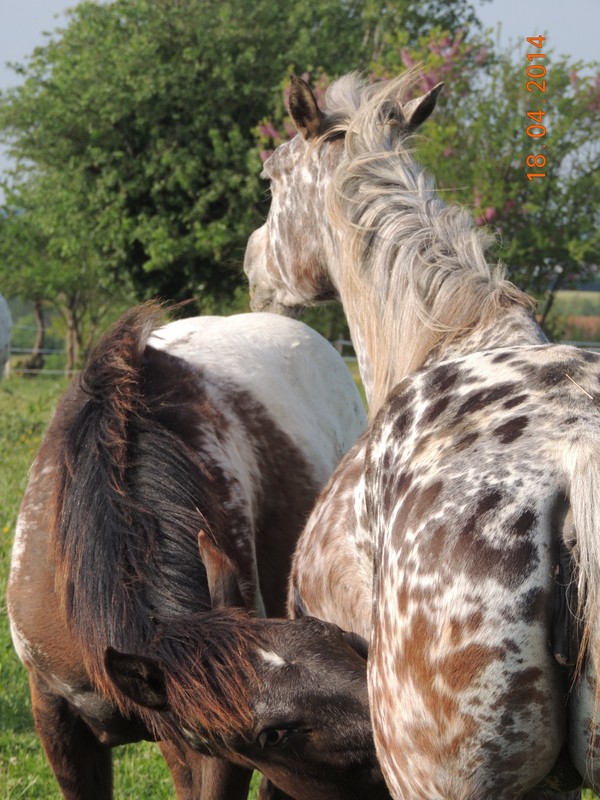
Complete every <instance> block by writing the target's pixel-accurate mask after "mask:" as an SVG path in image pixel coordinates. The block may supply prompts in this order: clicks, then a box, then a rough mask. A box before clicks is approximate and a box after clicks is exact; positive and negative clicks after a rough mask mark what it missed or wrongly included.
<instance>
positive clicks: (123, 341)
mask: <svg viewBox="0 0 600 800" xmlns="http://www.w3.org/2000/svg"><path fill="white" fill-rule="evenodd" d="M162 317H163V309H162V307H161V305H160V304H159V303H156V302H149V303H146V304H144V305H141V306H138V307H136V308H133V309H131V310H130V311H128V312H126V313H125V314H124V315H123V316H122V317H121V318H120V319H119V320H118V321H117V322H116V323H115V325H114V326H113V327H112V328H111V329H110V330H109V331H108V332H107V333H105V334H104V336H103V337H102V339H101V340H100V342H99V343H98V345H97V347H96V348H95V349H94V351H93V352H92V354H91V356H90V358H89V361H88V364H87V366H86V367H85V369H84V370H83V372H82V374H81V376H80V379H79V381H78V382H76V383H75V384H74V385H73V386H72V388H71V390H70V391H69V393H68V395H67V396H66V397H65V398H64V400H63V404H62V405H61V406H60V407H59V409H58V410H57V413H56V415H55V422H56V424H57V425H58V426H60V436H59V441H60V442H61V445H60V449H59V452H58V457H57V477H56V484H55V492H54V498H53V525H52V539H51V541H52V547H53V555H54V560H55V586H56V591H57V594H58V596H59V598H60V601H61V603H62V606H63V609H64V612H65V614H66V617H67V619H68V622H69V625H70V628H71V631H72V633H73V634H74V635H75V636H76V638H77V640H78V641H79V643H80V645H81V648H82V651H83V658H84V662H85V665H86V668H87V670H88V672H89V673H90V675H91V676H92V679H93V680H94V681H95V683H96V684H97V685H98V686H100V687H101V688H105V690H107V691H108V690H109V688H110V687H109V684H107V683H106V681H105V673H104V668H103V654H104V651H105V648H106V647H107V646H108V645H111V646H113V647H115V648H117V649H120V650H124V651H129V652H140V650H141V649H143V648H144V647H145V646H146V645H147V644H148V643H149V642H150V641H152V640H153V638H154V637H155V634H156V625H157V617H159V616H160V614H161V613H162V614H163V617H164V614H165V613H166V614H167V615H168V613H173V614H177V613H180V612H181V609H183V608H185V609H186V610H189V611H200V610H206V608H207V603H205V602H204V598H203V596H201V595H202V588H201V587H202V585H203V583H204V584H205V583H206V580H205V576H204V574H203V571H202V570H203V568H202V563H201V561H200V557H199V553H198V550H197V533H198V530H200V529H201V528H202V529H206V528H207V527H208V525H207V522H206V520H205V517H204V516H203V514H202V511H205V510H206V508H207V505H206V498H205V497H204V495H203V489H202V486H203V484H204V483H205V482H206V474H205V470H204V467H203V465H202V464H201V463H200V462H199V461H198V457H197V455H196V453H195V451H194V450H193V449H192V448H191V447H190V446H189V445H187V444H186V442H185V440H184V439H185V437H184V435H183V432H182V430H183V427H184V426H183V424H182V420H184V421H185V417H186V414H188V415H189V414H191V413H192V411H189V410H188V409H191V408H193V405H192V402H193V399H195V394H194V393H195V392H197V386H196V384H195V383H194V377H193V375H191V374H190V370H189V368H188V367H187V365H186V364H185V363H184V362H181V361H180V359H177V358H175V357H173V356H170V355H169V354H168V353H164V352H161V351H158V350H155V349H154V348H152V347H147V342H148V338H149V336H150V335H151V333H152V331H153V330H154V329H155V328H156V327H157V326H158V325H159V323H160V321H161V319H162ZM163 376H164V377H163ZM186 382H187V383H186ZM186 386H187V388H186ZM186 392H187V394H186ZM182 393H183V399H182ZM169 409H172V413H169ZM188 430H189V426H188ZM203 478H204V480H202V479H203ZM182 584H184V585H182ZM107 687H108V689H107Z"/></svg>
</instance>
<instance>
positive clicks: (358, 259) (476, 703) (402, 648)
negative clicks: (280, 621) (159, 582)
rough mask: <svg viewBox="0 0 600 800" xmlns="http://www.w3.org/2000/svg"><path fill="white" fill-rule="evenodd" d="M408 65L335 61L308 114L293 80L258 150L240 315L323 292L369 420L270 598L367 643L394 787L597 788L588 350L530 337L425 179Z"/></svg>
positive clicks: (597, 648) (598, 436)
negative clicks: (262, 188)
mask: <svg viewBox="0 0 600 800" xmlns="http://www.w3.org/2000/svg"><path fill="white" fill-rule="evenodd" d="M411 80H412V76H410V75H409V76H408V77H404V78H401V79H398V80H393V81H390V82H387V83H381V84H374V85H367V84H366V83H365V82H363V81H362V80H361V79H359V78H358V77H357V76H354V75H351V76H346V77H345V78H342V79H341V80H340V81H338V82H337V83H335V84H333V85H332V87H331V88H330V90H329V93H328V97H327V107H326V109H325V111H324V112H322V111H321V110H320V109H319V108H318V107H317V103H316V101H315V99H314V97H313V95H312V93H311V92H310V90H309V88H308V87H307V86H306V85H305V84H304V83H303V82H302V81H299V80H297V79H296V80H294V82H293V86H292V91H291V97H290V108H291V112H292V116H293V118H294V120H295V122H296V125H297V127H298V130H299V131H300V135H299V136H297V137H296V138H294V139H293V140H291V141H290V142H287V143H285V144H283V145H281V146H280V147H279V148H278V149H277V150H276V151H275V152H274V154H273V155H272V156H271V158H270V159H269V160H268V161H267V162H266V164H265V175H266V176H267V177H268V178H270V180H271V190H272V196H273V199H272V205H271V211H270V213H269V216H268V219H267V221H266V224H265V225H264V226H263V227H262V228H261V229H259V230H258V231H256V232H255V233H254V234H253V236H252V238H251V240H250V242H249V244H248V249H247V253H246V262H245V269H246V272H247V274H248V276H249V280H250V287H251V293H252V295H251V296H252V304H253V308H255V309H257V310H260V309H266V308H274V309H275V310H285V309H286V308H287V307H298V306H307V305H311V304H313V303H316V302H321V301H322V300H323V299H326V298H331V297H337V298H339V299H340V300H341V302H342V303H343V306H344V309H345V311H346V315H347V318H348V322H349V326H350V330H351V335H352V338H353V341H354V343H355V346H356V348H357V350H358V356H359V364H360V368H361V372H362V373H363V376H364V379H365V383H366V385H367V391H368V396H369V400H370V404H371V415H372V418H373V421H372V424H371V426H370V428H369V430H368V432H367V433H366V434H365V435H364V436H363V437H362V438H361V440H359V442H358V443H357V445H356V446H355V448H354V449H353V450H352V451H351V452H350V453H349V454H348V455H347V456H346V458H345V459H344V461H343V462H342V463H341V465H340V467H339V468H338V470H337V471H336V472H335V473H334V475H333V477H332V479H331V481H330V483H329V484H328V487H327V488H326V489H325V490H324V492H323V494H322V495H321V498H320V500H319V501H318V503H317V506H316V508H315V510H314V512H313V514H312V515H311V518H310V520H309V523H308V525H307V528H306V530H305V533H304V534H303V537H302V539H301V541H300V542H299V545H298V549H297V553H296V556H295V563H294V572H293V577H292V587H291V599H290V603H291V609H292V612H294V613H295V614H296V615H297V616H300V615H302V614H305V613H308V614H315V615H316V616H319V617H321V618H323V619H328V620H334V621H336V622H337V623H338V624H341V625H342V626H344V627H345V628H347V629H349V630H354V631H355V632H356V633H358V634H360V635H362V636H363V637H365V638H366V639H367V640H368V641H369V643H370V654H369V667H368V681H369V694H370V700H371V713H372V720H373V729H374V736H375V741H376V746H377V752H378V755H379V758H380V762H381V765H382V769H383V772H384V775H385V778H386V781H387V783H388V786H389V788H390V791H391V793H392V795H393V796H394V797H395V798H405V799H407V800H408V798H410V800H417V798H418V799H419V800H434V799H435V800H437V799H438V798H439V799H440V800H441V798H444V800H459V798H460V800H476V799H477V800H479V799H480V798H483V797H489V796H492V797H495V798H503V799H505V798H506V800H508V799H509V798H510V799H511V800H517V798H524V797H527V798H528V799H529V800H531V799H532V798H536V800H539V798H543V797H563V798H564V797H577V796H579V789H578V787H579V786H581V784H582V783H583V784H585V785H588V786H593V787H595V788H599V787H600V752H599V751H598V747H597V735H598V733H600V731H599V730H598V727H599V722H598V717H597V709H598V683H597V678H596V675H597V671H598V664H599V659H600V425H599V423H600V409H599V402H600V357H599V356H598V355H597V354H593V353H589V352H582V351H579V350H577V349H574V348H570V347H564V346H555V345H550V344H548V343H547V341H546V339H545V337H544V335H543V334H542V332H541V330H540V329H539V327H538V325H537V324H536V322H535V320H534V318H533V315H532V303H531V302H530V300H529V299H528V298H527V297H526V296H525V295H524V294H522V293H521V292H520V291H518V290H517V289H516V288H515V287H514V286H513V285H511V284H510V283H508V282H507V281H506V279H505V275H504V270H503V268H502V267H501V266H499V265H497V266H494V267H491V266H489V265H488V263H487V261H486V259H485V257H484V251H485V247H486V244H487V241H486V235H485V234H484V233H482V232H481V231H479V230H477V229H475V228H474V225H473V222H472V220H471V217H470V215H469V214H468V213H467V212H465V211H463V210H461V209H459V208H457V207H453V206H447V205H446V204H445V203H443V202H442V201H441V200H440V199H439V197H438V196H437V195H436V192H435V187H434V183H433V181H432V179H431V177H430V176H429V175H428V174H427V173H426V172H425V171H424V170H423V169H422V168H421V167H420V166H419V165H418V164H417V163H416V162H415V160H414V159H413V157H412V155H411V153H410V151H409V150H408V149H407V147H406V139H407V137H409V136H410V135H411V134H412V133H413V131H414V130H415V129H416V128H417V127H418V126H419V125H420V124H421V123H422V122H423V121H424V120H425V119H426V118H427V117H428V116H429V114H430V113H431V111H432V110H433V108H434V105H435V102H436V97H437V95H438V93H439V89H440V87H439V86H437V87H435V88H434V89H433V90H431V91H430V92H428V93H427V94H426V95H424V96H422V97H416V98H413V99H410V100H407V99H406V98H407V97H408V96H410V95H409V91H410V89H411ZM371 609H372V613H371ZM575 616H576V617H577V618H578V620H579V621H580V625H576V624H575ZM578 636H579V637H580V639H579V640H578ZM579 642H581V646H580V650H579V658H580V661H579V663H578V667H579V669H578V670H577V669H574V667H573V665H574V664H575V663H576V662H577V658H578V655H577V653H578V646H579ZM573 792H574V794H573Z"/></svg>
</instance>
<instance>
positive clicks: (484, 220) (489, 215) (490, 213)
mask: <svg viewBox="0 0 600 800" xmlns="http://www.w3.org/2000/svg"><path fill="white" fill-rule="evenodd" d="M495 216H496V209H495V208H494V207H493V206H488V207H487V208H486V209H485V211H484V212H483V214H481V215H480V216H479V217H477V218H476V219H475V223H476V224H477V225H487V224H488V223H490V222H491V221H492V220H493V219H494V217H495Z"/></svg>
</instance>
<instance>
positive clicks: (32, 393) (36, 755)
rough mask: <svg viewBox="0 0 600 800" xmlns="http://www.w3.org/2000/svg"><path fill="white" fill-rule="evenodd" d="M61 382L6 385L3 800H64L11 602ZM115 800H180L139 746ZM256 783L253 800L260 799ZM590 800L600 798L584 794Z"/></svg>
mask: <svg viewBox="0 0 600 800" xmlns="http://www.w3.org/2000/svg"><path fill="white" fill-rule="evenodd" d="M65 385H66V384H65V382H64V381H63V380H62V379H56V378H50V377H41V378H38V379H35V380H31V379H30V380H27V379H24V378H11V379H10V380H3V381H0V464H1V467H0V470H1V472H0V800H21V798H23V800H60V797H61V795H60V792H59V791H58V787H57V784H56V781H55V779H54V776H53V775H52V772H51V770H50V767H49V766H48V763H47V761H46V757H45V755H44V751H43V749H42V746H41V744H40V741H39V739H38V737H37V735H36V733H35V731H34V728H33V721H32V717H31V707H30V702H29V691H28V687H27V673H26V671H25V669H24V668H23V666H22V665H21V663H20V661H19V660H18V658H17V656H16V654H15V652H14V650H13V647H12V643H11V639H10V633H9V628H8V619H7V615H6V605H5V595H6V582H7V578H8V566H9V560H10V549H11V545H12V540H13V536H14V530H15V522H16V518H17V513H18V508H19V503H20V499H21V496H22V494H23V491H24V489H25V484H26V481H27V472H28V469H29V466H30V464H31V462H32V460H33V458H34V456H35V453H36V451H37V449H38V447H39V444H40V441H41V438H42V436H43V433H44V430H45V428H46V426H47V424H48V421H49V419H50V416H51V413H52V410H53V408H54V406H55V403H56V401H57V399H58V397H59V395H60V394H61V392H62V391H63V390H64V388H65ZM113 755H114V771H115V798H116V800H125V799H127V800H129V798H131V800H134V799H137V798H144V799H146V798H149V799H150V798H152V800H167V799H170V800H173V798H174V797H175V792H174V789H173V785H172V781H171V777H170V775H169V772H168V770H167V768H166V766H165V764H164V762H163V760H162V757H161V755H160V753H159V751H158V748H157V747H156V745H154V744H152V743H149V742H140V743H139V744H135V745H128V746H127V747H119V748H116V749H115V750H114V751H113ZM258 777H259V776H258V775H256V774H255V776H254V779H253V786H252V791H251V794H250V797H251V798H256V796H257V792H258ZM583 797H584V798H585V800H593V799H594V798H595V795H593V794H592V793H591V792H584V794H583Z"/></svg>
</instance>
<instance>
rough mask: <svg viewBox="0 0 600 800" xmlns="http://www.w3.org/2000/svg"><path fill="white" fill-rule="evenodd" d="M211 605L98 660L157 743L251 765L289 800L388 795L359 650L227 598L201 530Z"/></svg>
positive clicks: (339, 635)
mask: <svg viewBox="0 0 600 800" xmlns="http://www.w3.org/2000/svg"><path fill="white" fill-rule="evenodd" d="M199 542H200V548H201V551H202V556H203V560H204V562H205V564H207V576H208V580H209V585H210V591H211V600H212V603H213V610H212V611H208V612H204V613H202V612H201V613H196V614H191V615H190V616H189V617H188V618H187V619H183V620H182V619H178V620H173V621H172V622H165V623H164V624H163V625H162V630H161V631H160V632H159V634H158V636H157V639H156V640H155V642H154V643H153V645H152V647H151V648H150V649H149V651H151V652H152V655H148V654H144V655H136V654H125V653H121V652H118V651H117V650H114V649H112V648H107V651H106V654H105V668H106V671H107V674H108V677H109V679H110V680H111V681H112V683H113V684H114V686H115V688H116V690H117V692H118V693H119V694H120V695H121V696H122V698H123V699H122V702H123V705H124V709H125V710H126V711H129V712H131V711H134V712H136V713H137V714H138V715H139V716H141V717H142V719H143V720H144V721H145V723H146V724H147V725H148V727H149V728H150V729H151V730H152V731H153V732H154V734H155V736H156V738H157V739H159V740H164V739H169V740H179V741H180V742H181V743H182V744H184V745H186V746H189V747H191V748H192V749H193V750H195V751H197V752H200V753H204V754H207V755H212V756H218V757H222V758H226V759H228V760H229V761H233V762H235V763H238V764H240V765H242V766H249V767H254V768H256V769H259V770H260V771H261V772H262V773H263V774H265V775H266V776H267V777H268V778H270V779H271V781H272V782H273V783H274V784H275V785H276V786H278V787H280V788H281V789H283V790H284V791H285V792H287V793H288V794H289V795H291V797H294V798H297V800H304V799H305V798H306V800H309V798H311V799H312V798H314V797H319V798H323V800H353V799H354V798H356V800H358V798H363V797H366V796H368V797H370V798H387V797H389V795H388V793H387V790H386V788H385V784H384V782H383V778H382V775H381V772H380V769H379V765H378V762H377V759H376V756H375V748H374V744H373V737H372V732H371V722H370V712H369V701H368V696H367V682H366V658H365V656H366V654H365V653H364V652H362V651H361V648H360V647H359V646H358V645H356V644H355V641H354V638H353V637H352V636H350V635H347V634H345V633H344V632H343V631H342V630H341V629H340V628H338V627H337V625H333V624H331V623H327V622H322V621H320V620H317V619H314V618H312V617H306V618H303V619H299V620H284V619H269V620H266V619H256V618H252V617H250V616H249V615H248V613H247V612H246V611H245V610H243V609H241V608H233V607H231V606H230V605H229V603H231V602H232V600H235V597H236V596H239V585H238V583H239V575H238V573H237V570H236V568H235V565H234V564H233V563H232V562H231V561H230V560H229V559H228V558H227V557H226V556H225V555H224V554H223V553H222V552H221V551H220V550H218V549H217V548H216V546H215V545H214V544H213V542H212V541H211V540H210V539H209V538H208V537H207V536H206V534H200V537H199Z"/></svg>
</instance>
